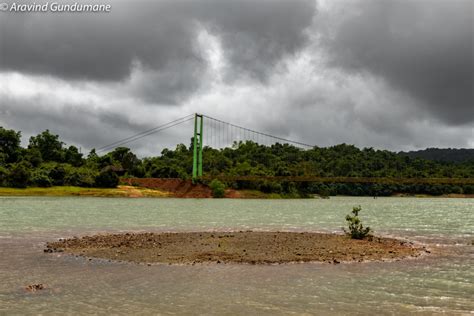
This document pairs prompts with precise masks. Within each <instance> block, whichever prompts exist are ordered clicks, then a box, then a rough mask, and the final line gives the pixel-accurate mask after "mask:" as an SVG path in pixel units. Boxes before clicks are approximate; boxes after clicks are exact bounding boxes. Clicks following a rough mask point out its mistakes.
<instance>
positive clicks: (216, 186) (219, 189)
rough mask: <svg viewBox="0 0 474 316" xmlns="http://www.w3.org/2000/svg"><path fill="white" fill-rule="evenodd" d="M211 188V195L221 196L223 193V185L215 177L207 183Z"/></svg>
mask: <svg viewBox="0 0 474 316" xmlns="http://www.w3.org/2000/svg"><path fill="white" fill-rule="evenodd" d="M209 187H210V188H211V190H212V196H213V197H215V198H223V197H224V195H225V185H224V183H222V182H220V181H219V180H217V179H214V180H212V181H211V183H210V184H209Z"/></svg>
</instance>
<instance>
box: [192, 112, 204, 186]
mask: <svg viewBox="0 0 474 316" xmlns="http://www.w3.org/2000/svg"><path fill="white" fill-rule="evenodd" d="M203 120H204V118H203V115H202V114H197V113H196V115H195V116H194V138H193V183H196V181H197V180H198V179H199V178H200V177H202V130H203V124H204V121H203Z"/></svg>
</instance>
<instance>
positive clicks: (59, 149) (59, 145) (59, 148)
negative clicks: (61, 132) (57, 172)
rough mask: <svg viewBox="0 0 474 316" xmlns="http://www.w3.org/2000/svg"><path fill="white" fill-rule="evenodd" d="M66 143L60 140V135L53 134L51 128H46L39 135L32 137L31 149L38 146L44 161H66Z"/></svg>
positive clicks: (29, 146)
mask: <svg viewBox="0 0 474 316" xmlns="http://www.w3.org/2000/svg"><path fill="white" fill-rule="evenodd" d="M63 145H64V143H63V142H61V141H60V140H59V136H58V135H53V134H51V133H50V132H49V130H45V131H44V132H42V133H41V134H39V135H37V136H32V137H31V138H30V144H29V145H28V148H29V149H33V148H36V149H38V150H39V151H40V153H41V157H42V158H43V161H56V162H63V161H64V156H65V153H64V149H63Z"/></svg>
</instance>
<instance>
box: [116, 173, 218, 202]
mask: <svg viewBox="0 0 474 316" xmlns="http://www.w3.org/2000/svg"><path fill="white" fill-rule="evenodd" d="M121 182H122V183H123V184H127V185H134V186H139V187H143V188H149V189H157V190H162V191H166V192H170V193H172V194H173V195H174V196H176V197H180V198H210V197H212V190H211V189H210V188H209V187H208V186H206V185H203V184H193V183H192V181H191V180H183V179H161V178H125V179H121Z"/></svg>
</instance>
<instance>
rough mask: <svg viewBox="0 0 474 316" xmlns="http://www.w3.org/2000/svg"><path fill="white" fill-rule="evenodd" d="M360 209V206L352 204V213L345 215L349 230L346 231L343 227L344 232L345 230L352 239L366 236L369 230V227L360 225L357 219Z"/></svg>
mask: <svg viewBox="0 0 474 316" xmlns="http://www.w3.org/2000/svg"><path fill="white" fill-rule="evenodd" d="M361 210H362V208H361V207H360V206H358V207H356V206H354V207H353V208H352V214H354V215H353V216H351V215H349V214H348V215H347V216H346V222H347V224H348V225H349V230H348V231H347V230H346V229H344V232H346V233H347V234H348V235H350V236H351V238H352V239H364V238H365V237H367V236H368V235H369V233H370V231H371V229H370V227H365V228H364V226H363V225H362V223H361V221H360V219H359V212H360V211H361Z"/></svg>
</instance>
